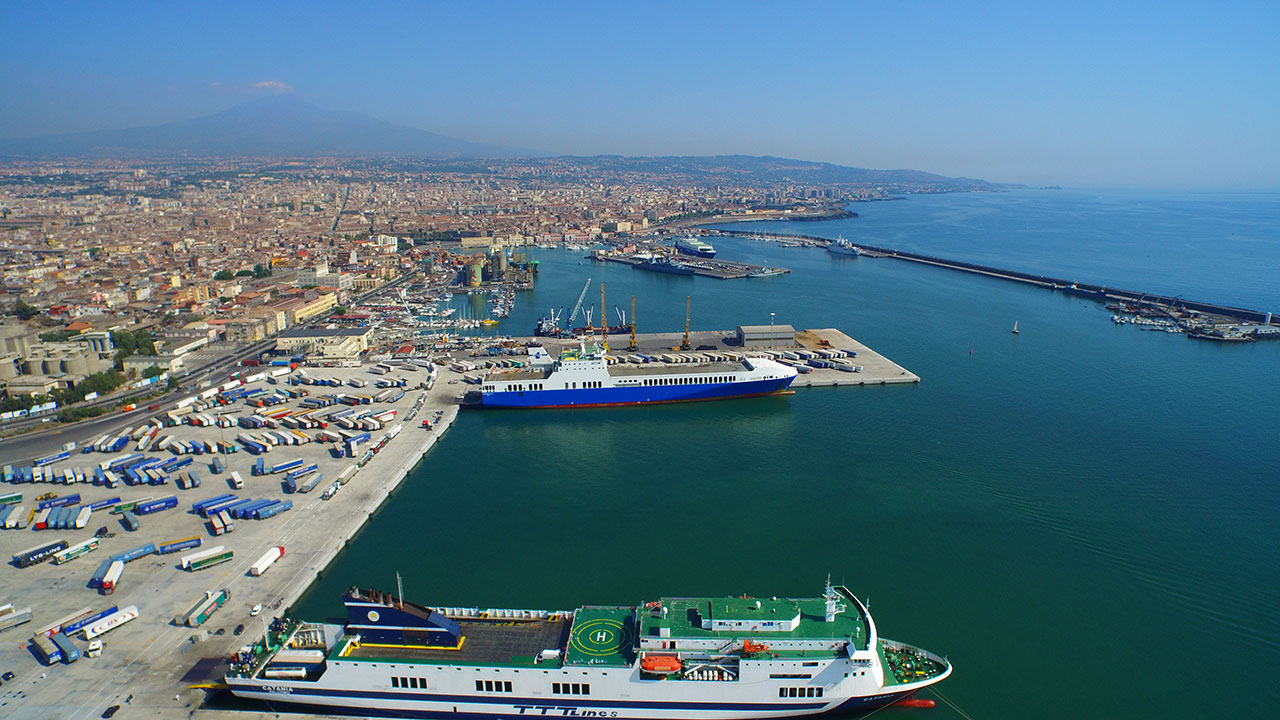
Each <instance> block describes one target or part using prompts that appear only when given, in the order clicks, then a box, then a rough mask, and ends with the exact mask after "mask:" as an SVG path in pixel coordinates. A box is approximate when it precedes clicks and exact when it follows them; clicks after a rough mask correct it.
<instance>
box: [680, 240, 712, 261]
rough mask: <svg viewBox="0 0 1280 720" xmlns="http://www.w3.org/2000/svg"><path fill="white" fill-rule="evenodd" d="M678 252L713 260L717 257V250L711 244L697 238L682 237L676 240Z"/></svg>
mask: <svg viewBox="0 0 1280 720" xmlns="http://www.w3.org/2000/svg"><path fill="white" fill-rule="evenodd" d="M676 250H679V251H680V252H682V253H684V254H685V255H696V256H697V257H704V258H713V257H715V256H716V249H715V246H713V245H712V244H711V243H709V242H707V241H705V240H703V239H702V238H696V237H682V238H679V239H678V240H676Z"/></svg>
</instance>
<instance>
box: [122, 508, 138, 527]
mask: <svg viewBox="0 0 1280 720" xmlns="http://www.w3.org/2000/svg"><path fill="white" fill-rule="evenodd" d="M120 522H121V524H123V525H124V529H125V530H128V531H129V532H137V531H138V528H140V527H142V523H140V522H138V516H137V515H134V514H133V511H132V510H125V511H124V513H122V514H121V516H120Z"/></svg>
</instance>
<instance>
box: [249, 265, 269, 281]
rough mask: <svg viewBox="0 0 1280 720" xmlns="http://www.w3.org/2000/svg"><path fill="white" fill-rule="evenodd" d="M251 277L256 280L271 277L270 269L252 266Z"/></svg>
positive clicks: (262, 266) (263, 266)
mask: <svg viewBox="0 0 1280 720" xmlns="http://www.w3.org/2000/svg"><path fill="white" fill-rule="evenodd" d="M253 276H254V277H256V278H264V277H271V268H269V267H266V266H265V265H263V264H262V263H258V264H256V265H254V266H253Z"/></svg>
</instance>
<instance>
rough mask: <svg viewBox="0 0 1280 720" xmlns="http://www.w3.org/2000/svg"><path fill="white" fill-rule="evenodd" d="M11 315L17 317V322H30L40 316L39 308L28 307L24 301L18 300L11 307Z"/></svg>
mask: <svg viewBox="0 0 1280 720" xmlns="http://www.w3.org/2000/svg"><path fill="white" fill-rule="evenodd" d="M13 314H14V315H17V316H18V319H19V320H30V319H31V318H33V317H35V316H37V315H39V314H40V308H38V307H36V306H34V305H28V304H27V302H26V301H25V300H23V299H21V298H19V299H18V302H17V303H16V304H15V305H14V306H13Z"/></svg>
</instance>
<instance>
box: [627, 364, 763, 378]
mask: <svg viewBox="0 0 1280 720" xmlns="http://www.w3.org/2000/svg"><path fill="white" fill-rule="evenodd" d="M746 370H747V369H746V368H745V367H743V366H742V363H728V362H710V363H680V364H668V363H645V364H643V365H633V364H630V363H628V364H626V365H623V364H618V365H610V366H609V374H610V375H612V376H613V377H636V376H638V375H693V374H699V375H701V374H705V373H725V374H728V373H737V372H746Z"/></svg>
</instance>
